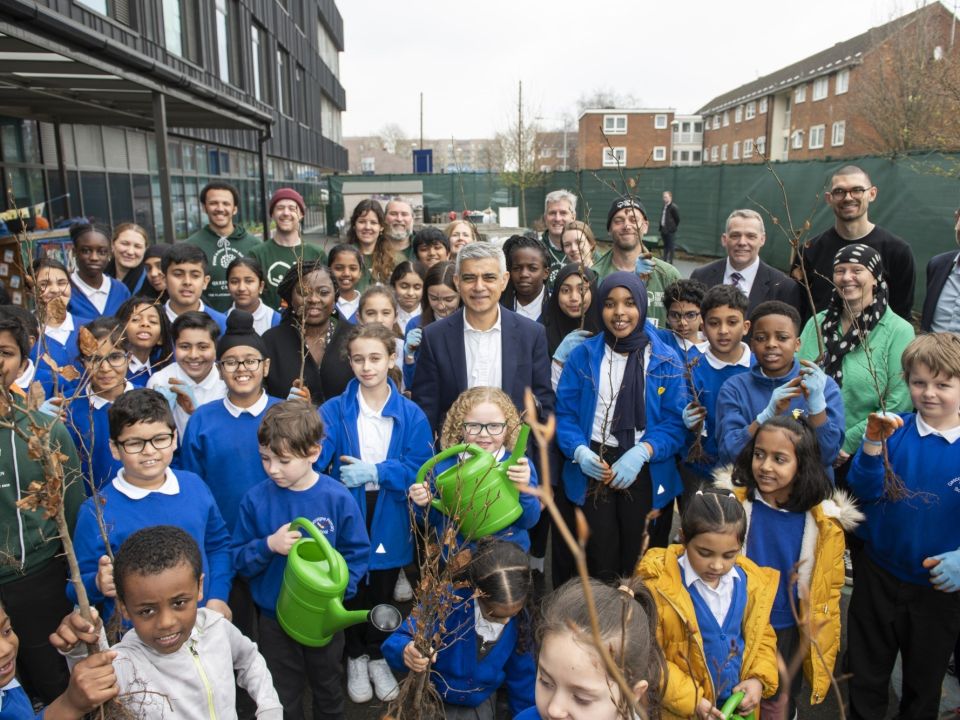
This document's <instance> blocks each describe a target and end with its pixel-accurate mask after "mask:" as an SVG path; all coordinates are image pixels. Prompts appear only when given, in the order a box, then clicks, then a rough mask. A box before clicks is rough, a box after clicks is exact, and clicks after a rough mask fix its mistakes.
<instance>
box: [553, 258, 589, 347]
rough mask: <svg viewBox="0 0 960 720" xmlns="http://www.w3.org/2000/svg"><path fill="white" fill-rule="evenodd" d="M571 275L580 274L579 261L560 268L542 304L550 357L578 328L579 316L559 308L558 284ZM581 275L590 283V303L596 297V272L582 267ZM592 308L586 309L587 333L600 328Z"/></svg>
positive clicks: (585, 324) (585, 322) (584, 322)
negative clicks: (571, 314) (551, 290)
mask: <svg viewBox="0 0 960 720" xmlns="http://www.w3.org/2000/svg"><path fill="white" fill-rule="evenodd" d="M573 275H581V267H580V263H568V264H566V265H564V266H563V267H562V268H561V269H560V272H558V273H557V278H556V280H555V281H554V283H553V292H552V293H550V296H549V297H548V298H547V300H546V302H544V304H543V324H544V326H545V327H546V329H547V351H548V352H549V353H550V357H553V353H554V352H556V350H557V348H558V347H559V346H560V343H561V342H563V339H564V338H565V337H566V336H567V335H569V334H570V333H572V332H573V331H574V330H579V329H580V318H574V317H570V316H569V315H567V314H566V313H565V312H564V311H563V310H561V309H560V286H561V285H563V281H564V280H566V279H567V278H569V277H571V276H573ZM582 277H583V278H584V279H585V280H586V281H587V283H589V285H590V302H591V305H592V304H593V303H594V302H596V297H597V274H596V273H595V272H594V271H593V270H591V269H590V268H583V272H582ZM592 310H593V308H592V307H589V308H587V310H586V313H585V317H584V319H583V329H584V330H586V331H587V332H589V333H596V332H597V331H598V330H599V329H600V328H599V326H598V325H597V316H596V315H595V314H594V313H593V311H592Z"/></svg>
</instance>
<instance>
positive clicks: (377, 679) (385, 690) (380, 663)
mask: <svg viewBox="0 0 960 720" xmlns="http://www.w3.org/2000/svg"><path fill="white" fill-rule="evenodd" d="M367 672H368V673H369V674H370V679H371V680H372V681H373V687H374V689H375V690H376V692H377V700H382V701H383V702H389V701H390V700H393V699H394V698H395V697H396V696H397V694H398V693H399V692H400V687H399V686H398V685H397V679H396V678H395V677H394V676H393V673H392V672H390V666H389V665H387V661H386V660H384V659H383V658H380V659H379V660H371V661H370V662H369V663H368V664H367ZM367 687H369V685H368V686H367Z"/></svg>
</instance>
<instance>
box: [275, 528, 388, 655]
mask: <svg viewBox="0 0 960 720" xmlns="http://www.w3.org/2000/svg"><path fill="white" fill-rule="evenodd" d="M296 528H300V529H301V530H304V531H305V532H306V535H307V536H309V537H302V538H300V539H299V540H297V542H296V543H295V544H294V546H293V547H292V548H290V554H289V555H288V556H287V567H286V568H285V569H284V571H283V584H282V585H281V587H280V596H279V597H278V598H277V622H278V623H280V627H282V628H283V630H284V632H286V633H287V635H289V636H290V637H292V638H293V639H294V640H296V641H297V642H298V643H300V644H301V645H306V646H307V647H323V646H324V645H326V644H328V643H329V642H330V640H332V639H333V636H334V634H335V633H337V632H339V631H340V630H343V629H344V628H345V627H349V626H350V625H356V624H358V623H362V622H367V619H368V615H369V619H370V620H371V623H372V624H373V626H374V627H376V628H377V629H378V630H382V631H384V632H392V631H393V630H396V629H397V628H398V627H399V626H400V621H401V616H400V611H399V610H397V609H396V608H395V607H392V606H390V605H377V606H376V607H375V608H373V609H372V610H346V609H345V608H344V607H343V594H344V592H345V591H346V589H347V582H348V581H349V580H350V575H349V572H348V571H347V563H346V561H345V560H344V559H343V555H341V554H340V553H338V552H337V551H336V550H334V548H333V546H332V545H331V544H330V542H329V541H328V540H327V539H326V538H325V537H324V536H323V533H322V532H320V530H318V529H317V526H316V525H314V524H313V523H312V522H310V521H309V520H307V519H306V518H302V517H299V518H297V519H296V520H294V521H293V522H292V523H290V529H291V530H294V529H296Z"/></svg>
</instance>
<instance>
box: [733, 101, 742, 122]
mask: <svg viewBox="0 0 960 720" xmlns="http://www.w3.org/2000/svg"><path fill="white" fill-rule="evenodd" d="M733 121H734V122H735V123H738V122H743V105H737V109H736V110H734V111H733Z"/></svg>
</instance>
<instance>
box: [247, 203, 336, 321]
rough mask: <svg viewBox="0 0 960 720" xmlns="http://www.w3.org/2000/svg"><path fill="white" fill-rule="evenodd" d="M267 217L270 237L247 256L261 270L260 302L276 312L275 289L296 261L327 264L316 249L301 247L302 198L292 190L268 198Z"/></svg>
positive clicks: (308, 246)
mask: <svg viewBox="0 0 960 720" xmlns="http://www.w3.org/2000/svg"><path fill="white" fill-rule="evenodd" d="M269 210H270V217H272V218H273V221H274V222H275V223H276V229H275V230H274V231H273V237H272V238H270V240H268V241H267V242H265V243H262V244H260V245H257V246H256V247H254V248H253V249H252V250H251V251H250V253H249V255H250V257H252V258H254V259H255V260H256V261H257V262H259V263H260V267H262V268H263V275H264V286H263V294H262V295H261V296H260V299H261V300H262V301H263V302H264V304H265V305H268V306H269V307H272V308H273V309H274V310H276V309H277V308H278V307H279V306H280V296H279V295H278V294H277V286H278V285H279V284H280V281H281V280H283V276H284V275H286V274H287V270H289V269H290V268H292V267H293V266H294V265H295V264H296V262H297V260H319V261H320V262H322V263H325V262H326V261H327V258H326V254H325V253H324V252H323V250H321V249H320V248H319V247H317V246H316V245H311V244H310V243H305V242H304V241H303V238H301V237H300V223H301V222H302V221H303V216H304V215H305V214H306V212H307V206H306V203H304V201H303V196H301V195H300V193H298V192H297V191H296V190H294V189H293V188H280V189H278V190H277V191H276V192H275V193H274V194H273V197H272V198H270V205H269Z"/></svg>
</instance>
